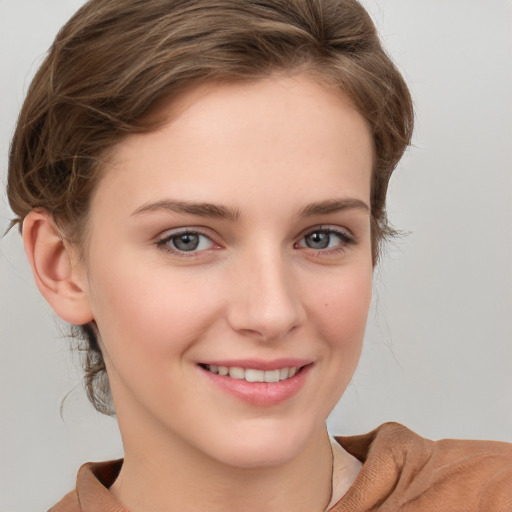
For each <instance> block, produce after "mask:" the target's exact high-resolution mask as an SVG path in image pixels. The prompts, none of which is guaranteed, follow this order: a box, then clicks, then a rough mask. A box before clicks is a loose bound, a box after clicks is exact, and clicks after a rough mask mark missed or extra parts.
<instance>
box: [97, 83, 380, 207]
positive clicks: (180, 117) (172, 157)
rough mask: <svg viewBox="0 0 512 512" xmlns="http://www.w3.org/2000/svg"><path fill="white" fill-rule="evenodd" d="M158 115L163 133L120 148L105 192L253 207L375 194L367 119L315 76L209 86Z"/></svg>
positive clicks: (184, 96)
mask: <svg viewBox="0 0 512 512" xmlns="http://www.w3.org/2000/svg"><path fill="white" fill-rule="evenodd" d="M157 114H158V116H159V117H161V118H162V119H165V122H164V123H162V125H161V127H160V128H159V129H158V130H156V131H154V132H151V133H146V134H136V135H131V136H129V137H127V138H126V139H124V140H123V141H122V142H121V143H119V144H118V145H117V146H116V147H115V148H114V149H113V151H112V152H111V155H110V159H109V166H108V169H107V171H106V173H105V176H104V179H103V180H102V181H103V183H100V186H99V187H98V194H97V195H99V196H101V195H104V194H106V193H108V194H109V195H111V197H112V196H116V197H117V196H118V195H119V192H120V190H121V189H123V188H126V187H127V188H129V189H130V199H131V200H132V202H133V203H139V206H140V205H141V204H143V203H144V202H146V201H154V200H158V199H160V198H161V196H162V194H166V193H167V194H170V195H171V196H173V197H175V196H179V198H180V199H190V200H208V201H212V199H215V200H218V201H221V202H227V203H229V204H232V203H233V202H237V203H244V204H247V205H248V204H250V201H249V199H251V198H252V199H254V198H256V197H257V196H258V194H260V195H263V196H264V197H265V198H266V199H267V200H268V199H270V198H272V197H273V198H274V199H275V202H276V203H277V204H279V203H280V202H282V197H281V198H279V194H282V193H283V191H288V192H289V193H290V194H291V193H292V192H294V193H295V196H296V197H297V200H298V201H300V200H304V201H308V200H311V201H316V200H318V198H317V197H314V196H315V194H316V195H329V193H330V194H331V196H336V195H340V194H342V195H345V194H346V195H352V196H364V197H361V199H362V200H367V199H368V197H369V186H370V185H369V183H370V175H371V169H372V165H373V149H372V138H371V133H370V129H369V127H368V125H367V123H366V121H365V120H364V118H363V117H362V116H361V115H360V114H359V113H358V112H357V111H356V109H355V108H354V107H353V106H352V104H351V103H350V101H349V100H348V99H347V98H346V97H345V96H344V95H343V94H341V93H339V92H337V91H333V90H332V89H329V88H327V87H326V86H324V85H321V84H320V83H318V82H317V81H315V80H313V79H312V78H310V77H308V76H304V75H296V76H293V77H292V76H288V77H271V78H268V79H264V80H260V81H258V82H251V83H234V84H218V83H210V84H204V85H201V86H197V87H195V88H193V89H192V90H190V91H187V92H186V93H183V94H181V95H180V96H179V97H177V98H174V99H173V100H172V101H170V100H168V101H167V102H163V103H161V104H160V105H159V111H158V112H157ZM333 188H335V189H336V190H332V189H333ZM308 195H309V196H310V197H307V196H308ZM121 199H122V198H121ZM126 199H127V198H126ZM236 206H238V205H236Z"/></svg>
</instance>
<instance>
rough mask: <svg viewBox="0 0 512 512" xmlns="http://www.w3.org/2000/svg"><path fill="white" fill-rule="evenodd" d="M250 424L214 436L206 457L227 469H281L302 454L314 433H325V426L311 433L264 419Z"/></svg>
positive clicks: (290, 425) (288, 424)
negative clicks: (214, 438) (227, 467)
mask: <svg viewBox="0 0 512 512" xmlns="http://www.w3.org/2000/svg"><path fill="white" fill-rule="evenodd" d="M251 423H252V424H251V425H241V426H240V427H239V428H238V429H237V432H232V433H231V434H229V435H228V436H226V435H225V433H224V435H222V436H216V437H217V440H216V441H212V444H211V445H210V447H209V451H210V456H211V457H212V458H214V459H216V460H218V461H219V462H222V463H224V464H226V465H228V466H233V467H239V468H246V469H256V468H263V467H276V466H281V465H283V464H286V463H288V462H290V461H292V460H293V459H295V458H296V457H297V456H298V455H299V454H300V453H302V452H303V451H304V449H305V447H306V446H307V445H308V444H309V443H310V442H312V441H313V439H314V438H316V436H317V435H318V434H320V435H324V433H325V424H322V425H321V426H320V427H318V428H317V429H315V431H312V430H311V429H308V428H306V429H304V428H297V427H296V426H294V425H293V424H292V423H286V424H285V425H276V424H272V423H273V422H271V421H268V419H264V418H262V419H261V420H260V421H256V422H254V421H252V422H251ZM212 448H213V450H212Z"/></svg>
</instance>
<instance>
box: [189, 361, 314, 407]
mask: <svg viewBox="0 0 512 512" xmlns="http://www.w3.org/2000/svg"><path fill="white" fill-rule="evenodd" d="M313 366H314V362H313V361H308V360H304V359H295V358H291V359H282V360H280V361H277V360H274V361H261V360H238V361H215V362H213V361H212V362H208V363H206V362H203V363H199V364H198V367H199V368H200V369H201V371H202V373H203V375H204V376H205V377H207V380H208V381H209V382H210V383H211V384H213V385H214V386H215V387H217V388H219V389H220V390H222V391H223V392H225V393H227V394H229V395H231V396H233V397H235V398H236V399H238V400H241V401H243V402H245V403H247V404H249V405H251V406H258V407H270V406H276V405H278V404H280V403H283V402H286V401H287V400H289V399H291V398H292V397H293V396H295V395H297V394H298V393H299V392H300V390H301V389H302V388H303V387H304V386H305V384H306V382H307V380H308V375H309V374H310V373H311V372H310V370H311V369H312V368H313Z"/></svg>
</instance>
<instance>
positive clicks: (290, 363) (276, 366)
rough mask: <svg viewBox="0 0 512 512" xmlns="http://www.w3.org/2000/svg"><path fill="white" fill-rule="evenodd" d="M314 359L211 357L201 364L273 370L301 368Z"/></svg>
mask: <svg viewBox="0 0 512 512" xmlns="http://www.w3.org/2000/svg"><path fill="white" fill-rule="evenodd" d="M312 362H313V361H311V360H310V359H299V358H281V359H273V360H272V361H269V360H263V359H211V360H210V359H209V360H207V361H200V363H199V364H201V365H217V366H227V367H228V368H233V367H237V368H245V369H247V368H251V369H253V370H262V371H271V370H280V369H281V368H301V367H303V366H306V365H308V364H311V363H312Z"/></svg>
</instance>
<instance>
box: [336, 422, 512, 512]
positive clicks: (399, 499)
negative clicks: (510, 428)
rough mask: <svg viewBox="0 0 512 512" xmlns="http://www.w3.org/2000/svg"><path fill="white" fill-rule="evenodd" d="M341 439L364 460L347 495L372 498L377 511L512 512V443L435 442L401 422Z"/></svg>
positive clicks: (344, 445)
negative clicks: (378, 504) (433, 507)
mask: <svg viewBox="0 0 512 512" xmlns="http://www.w3.org/2000/svg"><path fill="white" fill-rule="evenodd" d="M337 440H338V442H340V444H341V445H342V446H343V447H344V448H345V449H346V450H347V451H348V452H349V453H351V454H352V455H354V456H355V457H357V458H358V459H359V460H361V461H362V462H363V468H362V470H361V472H360V474H359V476H358V478H357V479H356V481H355V482H354V485H353V486H352V488H351V489H350V490H349V493H347V496H346V497H347V498H349V497H350V496H352V497H353V498H354V499H356V500H359V499H360V498H361V497H366V498H368V497H371V499H373V500H374V502H375V503H381V505H380V508H378V509H376V510H382V511H384V510H393V507H394V509H395V510H396V511H402V510H403V511H408V510H411V511H412V510H415V511H418V512H419V511H423V510H425V511H427V510H432V506H433V504H434V503H435V504H438V505H442V507H443V510H444V511H446V512H448V511H460V510H468V511H473V510H475V511H480V510H481V511H489V510H493V511H494V512H498V511H511V510H512V444H508V443H501V442H496V441H466V440H453V439H443V440H441V441H431V440H429V439H425V438H423V437H421V436H419V435H417V434H415V433H414V432H412V431H410V430H409V429H407V428H406V427H404V426H402V425H399V424H397V423H386V424H384V425H382V426H381V427H379V428H378V429H376V430H374V431H372V432H370V433H368V434H364V435H361V436H352V437H338V438H337ZM386 504H389V505H386ZM461 504H464V507H465V508H461ZM466 504H467V505H466ZM365 506H366V505H365ZM421 507H423V508H421ZM335 510H337V509H335ZM338 510H344V509H338ZM347 510H350V509H347Z"/></svg>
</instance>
